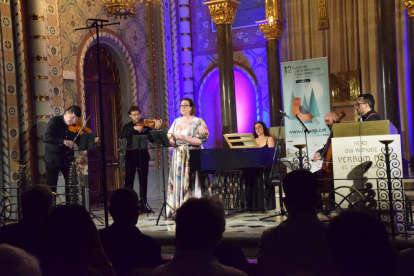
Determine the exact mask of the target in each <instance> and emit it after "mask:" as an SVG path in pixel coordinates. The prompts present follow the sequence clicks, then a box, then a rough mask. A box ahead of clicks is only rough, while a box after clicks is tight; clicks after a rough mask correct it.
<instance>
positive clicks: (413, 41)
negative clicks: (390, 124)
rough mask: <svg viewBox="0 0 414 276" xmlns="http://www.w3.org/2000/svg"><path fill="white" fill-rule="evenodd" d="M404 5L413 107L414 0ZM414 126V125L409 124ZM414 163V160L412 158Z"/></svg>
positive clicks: (405, 1) (408, 0)
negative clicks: (408, 43) (406, 16)
mask: <svg viewBox="0 0 414 276" xmlns="http://www.w3.org/2000/svg"><path fill="white" fill-rule="evenodd" d="M404 6H405V9H406V10H407V15H408V18H409V19H408V22H409V29H408V32H409V36H410V37H409V40H410V53H409V55H410V91H411V108H412V107H414V97H413V94H414V93H413V92H414V0H404ZM407 115H408V116H411V121H412V122H414V113H411V114H407ZM408 127H411V128H414V125H411V126H408ZM411 163H413V160H411Z"/></svg>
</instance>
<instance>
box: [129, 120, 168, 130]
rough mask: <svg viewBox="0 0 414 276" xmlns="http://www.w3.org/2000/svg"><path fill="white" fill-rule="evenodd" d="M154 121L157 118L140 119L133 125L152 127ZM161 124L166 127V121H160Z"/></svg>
mask: <svg viewBox="0 0 414 276" xmlns="http://www.w3.org/2000/svg"><path fill="white" fill-rule="evenodd" d="M155 121H157V119H150V120H148V119H141V120H139V121H138V123H136V124H135V126H142V127H151V128H153V127H154V126H155ZM161 125H162V126H166V127H168V122H162V123H161Z"/></svg>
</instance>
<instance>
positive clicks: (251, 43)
mask: <svg viewBox="0 0 414 276" xmlns="http://www.w3.org/2000/svg"><path fill="white" fill-rule="evenodd" d="M203 2H205V1H194V2H193V3H194V7H193V11H194V14H195V16H194V17H193V18H192V21H193V30H194V31H193V33H194V37H193V44H194V54H195V55H197V54H205V53H212V51H217V33H216V30H215V24H213V23H212V20H211V16H210V13H209V10H208V8H207V6H206V5H204V3H203ZM265 17H266V16H265V0H250V1H242V3H241V4H240V5H239V6H238V8H237V13H236V18H235V21H234V24H233V25H232V28H233V32H232V38H233V47H234V48H235V49H237V50H239V49H249V48H250V49H251V48H256V47H263V46H264V45H265V40H264V38H263V36H262V35H261V33H260V30H259V26H258V25H257V24H255V23H254V22H255V21H259V20H263V19H265Z"/></svg>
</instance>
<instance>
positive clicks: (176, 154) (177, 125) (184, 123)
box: [166, 98, 209, 218]
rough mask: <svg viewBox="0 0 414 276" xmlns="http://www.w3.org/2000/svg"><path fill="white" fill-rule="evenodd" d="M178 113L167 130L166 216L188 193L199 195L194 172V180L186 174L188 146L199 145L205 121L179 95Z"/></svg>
mask: <svg viewBox="0 0 414 276" xmlns="http://www.w3.org/2000/svg"><path fill="white" fill-rule="evenodd" d="M180 111H181V115H182V117H179V118H176V119H175V120H174V122H173V124H172V125H171V127H170V130H169V131H168V134H167V135H168V137H169V138H170V143H171V145H177V147H175V148H174V150H173V155H172V159H171V167H170V175H169V178H168V192H167V203H168V205H169V206H171V207H172V208H173V209H174V210H172V209H171V208H170V207H169V206H168V205H167V207H166V208H167V214H166V216H167V218H171V217H172V215H173V214H174V212H175V210H176V209H177V208H179V207H180V206H181V204H183V202H185V201H186V200H187V199H189V198H191V197H201V192H202V187H201V183H200V182H201V181H200V180H199V178H198V172H195V175H194V178H195V179H194V181H193V179H191V181H190V177H191V178H192V176H190V150H192V149H199V148H200V147H201V144H203V143H204V142H206V141H207V138H208V134H209V133H208V129H207V126H206V123H205V122H204V121H203V120H202V119H200V118H197V117H196V116H194V114H195V113H196V109H195V105H194V102H193V100H191V99H189V98H183V99H182V100H181V104H180Z"/></svg>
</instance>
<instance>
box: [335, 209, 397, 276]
mask: <svg viewBox="0 0 414 276" xmlns="http://www.w3.org/2000/svg"><path fill="white" fill-rule="evenodd" d="M328 241H329V248H330V251H331V253H332V256H333V258H334V261H335V264H336V267H337V271H338V275H341V276H342V275H354V276H359V275H361V276H362V275H364V276H370V275H381V276H388V275H394V272H395V271H396V268H397V265H398V254H397V252H396V251H395V250H394V249H393V248H392V245H391V243H390V241H389V237H388V233H387V230H386V228H385V227H384V225H382V223H381V221H380V220H379V219H377V218H376V217H374V216H372V215H371V214H368V213H364V212H361V211H356V210H348V211H344V212H342V213H341V214H339V215H338V216H337V217H335V218H333V219H332V220H331V223H330V224H329V227H328Z"/></svg>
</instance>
